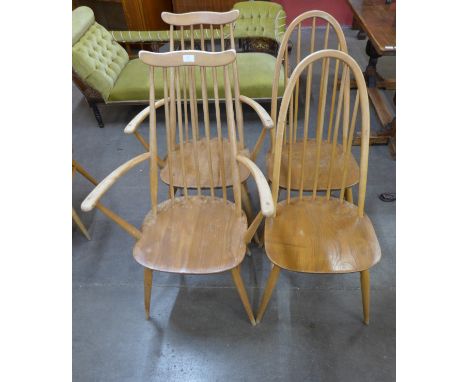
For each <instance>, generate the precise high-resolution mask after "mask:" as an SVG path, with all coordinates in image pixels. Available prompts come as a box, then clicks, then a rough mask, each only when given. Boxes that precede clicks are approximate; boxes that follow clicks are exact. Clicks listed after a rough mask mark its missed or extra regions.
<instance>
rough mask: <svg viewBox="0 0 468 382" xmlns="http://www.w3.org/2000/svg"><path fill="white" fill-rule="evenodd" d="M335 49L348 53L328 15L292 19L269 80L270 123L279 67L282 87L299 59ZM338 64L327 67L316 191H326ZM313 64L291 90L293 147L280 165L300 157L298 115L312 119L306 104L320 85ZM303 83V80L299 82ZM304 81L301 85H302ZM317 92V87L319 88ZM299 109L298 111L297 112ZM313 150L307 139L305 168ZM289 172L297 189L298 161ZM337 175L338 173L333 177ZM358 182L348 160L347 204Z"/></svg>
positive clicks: (308, 185)
mask: <svg viewBox="0 0 468 382" xmlns="http://www.w3.org/2000/svg"><path fill="white" fill-rule="evenodd" d="M306 23H309V24H311V30H310V37H309V38H306V37H307V36H303V25H304V24H306ZM319 24H325V33H324V36H323V41H318V39H317V36H316V34H317V33H316V29H317V26H318V25H319ZM293 34H296V44H295V45H293V46H292V49H291V52H290V53H288V42H289V41H291V37H292V35H293ZM332 40H334V41H335V42H336V44H334V43H332ZM329 48H331V49H335V48H336V49H337V50H341V51H343V52H345V53H347V52H348V47H347V44H346V39H345V36H344V33H343V30H342V29H341V27H340V24H339V23H338V21H337V20H336V19H335V18H333V17H332V16H331V15H329V14H328V13H326V12H322V11H308V12H305V13H303V14H301V15H299V16H298V17H296V18H295V19H294V20H293V22H292V23H291V24H290V25H289V26H288V28H287V30H286V33H285V35H284V37H283V40H282V44H281V46H280V49H279V53H278V57H277V60H276V67H275V79H274V81H273V90H272V99H271V117H272V119H273V121H274V122H276V118H277V105H278V101H279V100H280V97H281V95H282V93H283V92H282V91H281V92H280V93H278V85H279V82H280V73H281V70H282V67H283V66H284V72H285V73H287V75H285V76H284V86H285V87H286V85H287V84H288V82H289V80H290V78H289V73H291V72H292V70H293V69H294V68H295V67H296V66H297V65H298V64H299V62H301V60H302V59H303V58H304V57H305V56H307V55H308V54H310V53H313V52H315V51H318V50H321V49H329ZM339 69H340V68H339V61H338V60H337V61H336V62H335V65H334V66H333V67H332V68H331V70H329V68H327V69H326V70H327V73H328V74H329V75H330V76H331V77H332V78H333V83H332V91H331V92H329V98H330V102H329V106H330V109H329V113H328V119H327V121H326V126H327V130H328V133H327V143H324V145H323V146H322V150H321V157H320V163H321V165H320V167H319V172H320V175H319V179H318V184H317V188H318V190H326V189H327V186H328V184H327V174H328V173H327V169H328V165H329V162H330V153H331V151H330V149H331V145H330V139H331V136H330V134H331V131H332V126H333V123H335V120H336V118H337V117H338V116H337V113H336V104H337V89H338V85H339V80H340V77H339V72H340V70H339ZM320 71H321V75H322V76H323V74H324V71H325V67H323V66H322V67H321V68H320ZM313 79H314V65H310V66H309V68H308V70H307V77H306V78H305V81H301V83H298V85H297V86H296V87H295V92H294V95H293V97H292V98H291V101H290V102H291V107H290V112H291V114H290V116H289V117H290V119H289V120H288V125H291V126H293V130H292V140H293V142H294V144H293V145H292V147H291V153H289V151H283V157H282V162H281V163H282V165H283V166H286V168H287V162H288V155H290V154H291V155H292V157H297V156H300V155H301V154H300V153H301V151H302V149H303V144H304V137H300V136H299V135H298V134H300V131H298V120H299V119H300V118H299V116H300V115H303V116H304V117H303V118H304V120H305V121H309V119H310V118H311V117H312V116H313V114H311V110H310V104H311V103H313V102H314V100H313V95H312V94H313V90H314V88H316V87H317V86H320V84H315V83H314V81H313ZM302 80H304V79H302ZM304 82H305V83H304ZM320 89H321V88H320ZM304 91H305V99H304V95H303V94H302V96H300V95H301V92H302V93H304ZM299 110H301V111H299ZM270 131H271V142H273V139H274V130H272V129H270ZM266 132H267V130H266V129H263V130H262V132H261V134H260V138H259V140H258V141H257V144H256V145H255V148H254V149H253V151H252V159H255V158H256V156H257V154H258V152H259V150H260V146H261V145H262V143H263V140H264V138H265V135H266ZM307 132H308V130H307V128H306V129H304V131H303V133H304V135H306V134H307ZM271 149H272V146H270V152H269V153H268V154H267V168H268V170H267V172H268V178H269V179H270V181H271V179H272V173H273V152H272V150H271ZM316 150H317V147H316V143H315V141H314V140H308V143H307V149H306V156H305V163H304V165H305V166H307V167H311V168H313V162H314V160H315V153H316ZM343 152H344V151H343V148H342V146H341V145H340V144H338V146H337V154H338V155H343ZM292 166H293V168H292V173H291V184H290V187H291V188H293V189H295V190H298V189H299V188H300V187H301V185H300V179H299V177H300V174H301V166H303V164H302V162H301V161H293V163H292ZM285 174H286V171H282V172H281V178H280V187H282V188H284V189H285V188H287V187H288V184H287V182H288V180H287V179H286V178H285ZM337 175H338V174H337ZM313 179H314V174H312V173H306V177H305V179H304V185H303V187H304V188H305V189H307V190H311V189H312V187H313ZM358 179H359V167H358V165H357V163H356V161H355V160H354V158H352V157H350V158H349V172H348V178H347V184H346V197H347V200H348V201H352V190H351V188H350V187H351V186H353V185H354V184H356V183H357V182H358ZM340 186H341V184H340V183H339V176H338V177H337V178H336V179H335V177H334V178H333V180H332V186H331V187H332V189H338V188H339V187H340Z"/></svg>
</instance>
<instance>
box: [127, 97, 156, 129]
mask: <svg viewBox="0 0 468 382" xmlns="http://www.w3.org/2000/svg"><path fill="white" fill-rule="evenodd" d="M162 105H164V100H163V99H160V100H159V101H156V102H155V103H154V108H155V109H158V108H160V107H161V106H162ZM149 112H150V107H149V106H146V107H145V108H144V109H143V110H142V111H140V112H139V113H138V114H137V115H135V116H134V117H133V118H132V120H131V121H130V122H129V123H128V125H127V126H125V129H124V133H125V134H133V133H134V132H135V131H136V130H137V129H138V127H139V126H140V125H141V123H142V122H143V121H144V120H145V119H146V118H147V117H148V115H149Z"/></svg>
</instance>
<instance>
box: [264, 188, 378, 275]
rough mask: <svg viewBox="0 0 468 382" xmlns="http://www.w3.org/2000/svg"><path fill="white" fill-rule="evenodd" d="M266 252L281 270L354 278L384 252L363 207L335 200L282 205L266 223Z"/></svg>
mask: <svg viewBox="0 0 468 382" xmlns="http://www.w3.org/2000/svg"><path fill="white" fill-rule="evenodd" d="M265 249H266V253H267V255H268V257H269V258H270V260H271V261H272V262H273V263H274V264H276V265H278V266H279V267H281V268H284V269H288V270H291V271H298V272H307V273H309V272H310V273H349V272H359V271H363V270H366V269H369V268H371V267H372V266H373V265H375V264H376V263H378V262H379V260H380V257H381V251H380V246H379V242H378V240H377V236H376V234H375V231H374V227H373V225H372V223H371V221H370V219H369V218H368V216H367V215H364V216H363V217H359V215H358V207H357V206H356V205H354V204H352V203H348V202H346V201H344V200H343V201H340V200H339V199H336V198H330V200H326V198H325V197H317V198H316V199H315V200H313V199H312V197H304V198H303V199H302V200H299V199H298V198H295V199H291V202H290V204H287V202H286V201H285V200H284V201H282V202H280V203H278V205H277V210H276V217H274V218H268V219H267V220H266V223H265Z"/></svg>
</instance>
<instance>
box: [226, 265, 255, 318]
mask: <svg viewBox="0 0 468 382" xmlns="http://www.w3.org/2000/svg"><path fill="white" fill-rule="evenodd" d="M231 274H232V278H233V280H234V284H236V288H237V292H238V293H239V296H240V299H241V301H242V305H244V309H245V312H246V313H247V316H248V317H249V320H250V323H251V324H252V325H253V326H255V318H254V315H253V312H252V307H251V306H250V302H249V297H248V296H247V291H246V290H245V286H244V282H243V281H242V276H241V274H240V265H238V266H237V267H235V268H233V269H231Z"/></svg>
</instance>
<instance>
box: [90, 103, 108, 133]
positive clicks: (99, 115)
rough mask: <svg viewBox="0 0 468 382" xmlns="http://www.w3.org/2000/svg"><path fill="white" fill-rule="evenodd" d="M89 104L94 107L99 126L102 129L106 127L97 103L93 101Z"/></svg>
mask: <svg viewBox="0 0 468 382" xmlns="http://www.w3.org/2000/svg"><path fill="white" fill-rule="evenodd" d="M89 106H91V109H93V113H94V117H95V118H96V121H97V123H98V125H99V127H100V128H101V129H102V128H103V127H104V122H102V116H101V112H100V111H99V108H98V106H97V104H95V103H91V104H90V105H89Z"/></svg>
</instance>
